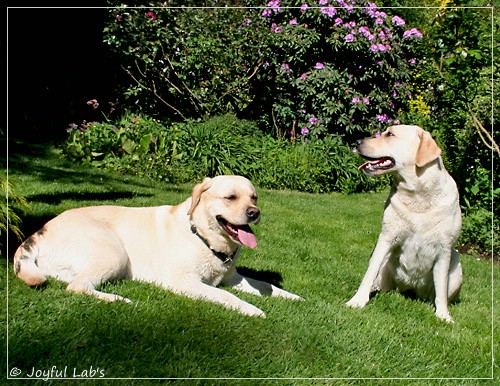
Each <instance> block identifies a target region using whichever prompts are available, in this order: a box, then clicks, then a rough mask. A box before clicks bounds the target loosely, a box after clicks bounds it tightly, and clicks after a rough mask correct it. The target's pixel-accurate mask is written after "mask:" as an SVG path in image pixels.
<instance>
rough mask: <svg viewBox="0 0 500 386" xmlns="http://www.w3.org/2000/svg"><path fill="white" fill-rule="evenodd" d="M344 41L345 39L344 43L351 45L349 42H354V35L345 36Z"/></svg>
mask: <svg viewBox="0 0 500 386" xmlns="http://www.w3.org/2000/svg"><path fill="white" fill-rule="evenodd" d="M344 39H345V41H346V42H347V43H351V42H353V41H354V35H353V34H348V35H346V36H345V37H344Z"/></svg>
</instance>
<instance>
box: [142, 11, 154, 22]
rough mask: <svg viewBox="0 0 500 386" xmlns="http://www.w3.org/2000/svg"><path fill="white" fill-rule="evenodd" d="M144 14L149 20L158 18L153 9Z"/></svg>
mask: <svg viewBox="0 0 500 386" xmlns="http://www.w3.org/2000/svg"><path fill="white" fill-rule="evenodd" d="M144 16H146V19H149V20H154V19H156V15H155V14H154V12H151V11H149V12H146V13H145V15H144Z"/></svg>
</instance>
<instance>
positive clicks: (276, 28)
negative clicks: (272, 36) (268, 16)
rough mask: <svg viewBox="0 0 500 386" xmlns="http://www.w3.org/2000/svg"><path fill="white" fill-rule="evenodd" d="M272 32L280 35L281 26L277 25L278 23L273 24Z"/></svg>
mask: <svg viewBox="0 0 500 386" xmlns="http://www.w3.org/2000/svg"><path fill="white" fill-rule="evenodd" d="M271 31H273V32H274V33H277V34H279V33H280V32H281V27H280V26H279V25H277V24H276V23H273V24H271Z"/></svg>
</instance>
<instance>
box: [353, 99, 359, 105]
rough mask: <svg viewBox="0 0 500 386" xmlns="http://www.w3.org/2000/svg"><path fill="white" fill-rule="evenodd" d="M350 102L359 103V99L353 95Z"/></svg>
mask: <svg viewBox="0 0 500 386" xmlns="http://www.w3.org/2000/svg"><path fill="white" fill-rule="evenodd" d="M352 103H354V104H355V105H357V104H359V103H361V101H360V99H359V98H358V97H354V98H352Z"/></svg>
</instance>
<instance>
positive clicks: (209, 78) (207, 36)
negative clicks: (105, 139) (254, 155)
mask: <svg viewBox="0 0 500 386" xmlns="http://www.w3.org/2000/svg"><path fill="white" fill-rule="evenodd" d="M220 3H221V4H220V5H221V6H223V5H224V1H222V2H220ZM242 3H243V4H242V5H246V6H252V7H247V8H244V7H238V8H234V7H233V8H232V7H228V8H187V7H181V8H179V7H178V8H165V7H160V8H151V9H146V8H129V7H127V6H124V5H121V6H119V7H117V8H113V9H111V10H110V16H111V17H110V21H109V23H108V24H107V26H106V28H105V41H106V42H107V43H108V44H109V45H110V47H112V48H113V49H114V50H115V51H116V52H117V53H118V54H119V55H121V56H122V58H123V60H122V62H123V67H124V68H125V70H126V71H127V72H128V73H129V74H130V76H131V79H132V83H131V84H130V85H129V86H128V87H127V90H126V95H127V96H128V97H130V98H133V100H134V101H135V103H136V104H137V105H139V106H142V107H143V108H147V107H148V106H149V108H150V109H149V112H150V113H151V112H153V111H159V108H158V106H162V107H164V108H166V110H164V111H166V112H168V113H169V114H170V115H172V113H173V114H174V115H175V116H177V117H179V118H190V117H195V118H199V117H204V116H207V115H216V114H224V113H236V114H238V115H239V116H242V117H245V118H251V119H257V120H259V121H260V122H261V123H264V126H265V125H266V124H267V129H268V130H269V131H274V133H275V134H277V135H287V136H293V137H295V136H300V135H302V136H311V135H315V136H317V135H321V136H322V135H323V134H326V133H339V134H342V135H344V134H347V135H353V136H354V135H355V136H359V135H360V132H366V130H367V128H369V130H370V131H372V130H375V129H378V128H381V127H383V126H385V125H387V124H388V123H391V122H396V119H397V114H398V111H399V110H400V109H405V108H406V104H407V101H408V97H409V95H408V90H407V81H408V78H409V74H410V71H411V67H412V65H413V64H414V63H415V58H414V57H413V55H412V49H414V48H415V44H416V43H418V41H419V39H420V38H421V37H422V34H421V33H420V32H419V31H418V30H416V29H415V28H407V26H406V23H405V21H404V20H403V19H402V18H401V17H399V16H397V15H392V16H391V15H389V14H388V13H386V12H385V11H383V10H382V9H379V8H378V7H377V5H376V4H374V3H372V2H367V1H358V2H356V3H355V2H354V1H352V0H319V1H318V0H314V1H308V2H305V0H300V1H299V0H281V1H280V0H272V1H269V2H268V3H267V4H262V3H261V2H260V1H259V0H247V1H243V2H242ZM150 5H151V6H153V5H155V4H154V3H151V4H150ZM158 5H159V6H161V5H162V4H160V3H159V4H158ZM185 5H186V6H191V5H198V4H197V2H196V1H190V2H185ZM228 5H230V2H228ZM256 6H258V7H256Z"/></svg>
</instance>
